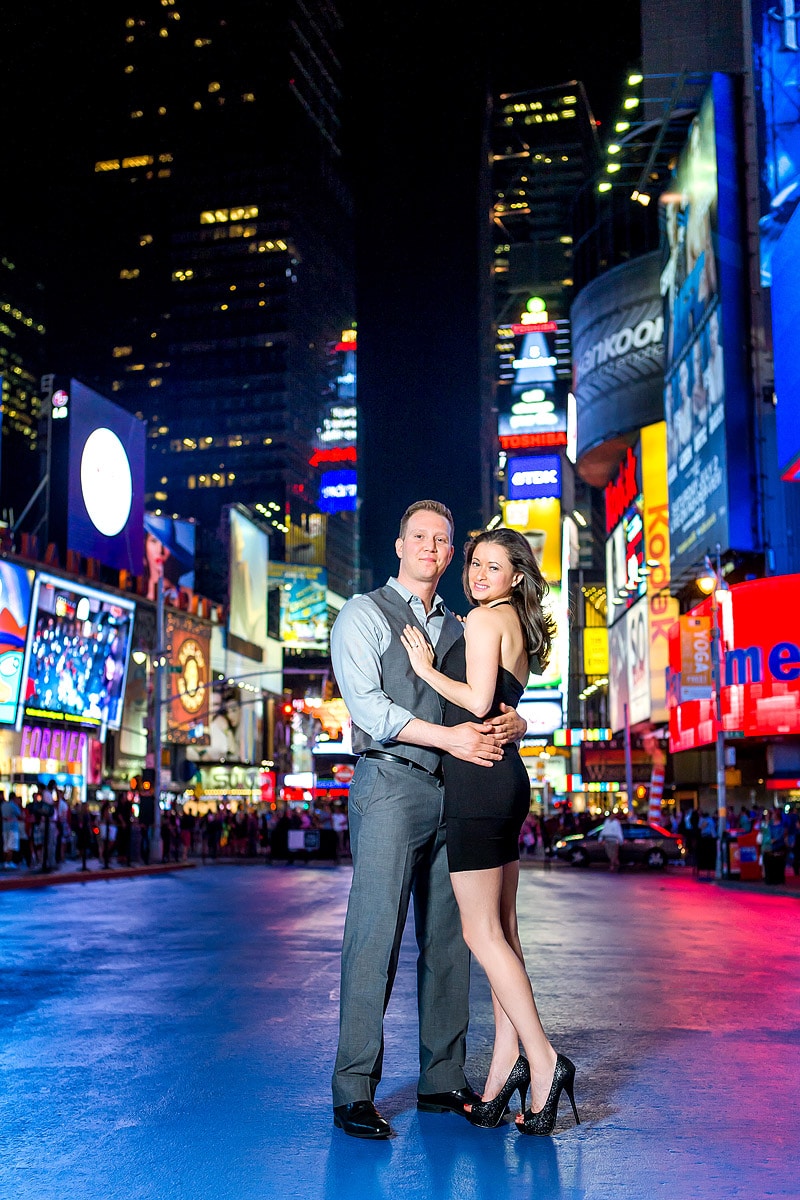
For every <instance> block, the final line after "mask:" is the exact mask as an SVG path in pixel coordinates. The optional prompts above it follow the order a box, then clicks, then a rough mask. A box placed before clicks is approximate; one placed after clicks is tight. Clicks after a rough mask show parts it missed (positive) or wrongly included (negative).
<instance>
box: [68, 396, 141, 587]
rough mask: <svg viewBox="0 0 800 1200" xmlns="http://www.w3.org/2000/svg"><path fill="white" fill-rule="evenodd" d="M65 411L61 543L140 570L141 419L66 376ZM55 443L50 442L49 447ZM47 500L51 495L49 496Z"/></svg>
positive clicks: (120, 567)
mask: <svg viewBox="0 0 800 1200" xmlns="http://www.w3.org/2000/svg"><path fill="white" fill-rule="evenodd" d="M56 411H60V412H64V413H66V414H67V422H66V423H67V426H68V430H69V474H68V478H69V484H68V486H69V497H68V512H67V546H68V548H69V549H70V550H75V551H77V553H79V554H83V555H86V556H87V557H88V558H96V559H97V560H98V562H101V563H104V564H105V566H107V567H112V568H114V569H115V570H125V571H129V572H130V573H131V575H138V574H139V573H140V571H141V564H142V554H143V541H144V529H143V525H142V520H143V516H144V486H145V480H144V454H145V423H144V421H140V420H138V419H137V418H136V417H134V416H132V415H131V414H130V413H128V412H126V411H125V409H124V408H120V406H119V405H118V404H112V402H111V401H110V400H106V399H105V398H104V397H103V396H100V395H99V394H98V393H97V392H93V391H92V390H91V389H90V388H87V387H84V385H83V384H81V383H78V382H77V381H76V380H72V382H71V384H70V392H69V401H68V403H67V404H65V405H64V406H63V407H62V408H61V409H60V410H56ZM57 449H58V443H57V442H55V443H54V453H56V452H57ZM51 503H52V501H51Z"/></svg>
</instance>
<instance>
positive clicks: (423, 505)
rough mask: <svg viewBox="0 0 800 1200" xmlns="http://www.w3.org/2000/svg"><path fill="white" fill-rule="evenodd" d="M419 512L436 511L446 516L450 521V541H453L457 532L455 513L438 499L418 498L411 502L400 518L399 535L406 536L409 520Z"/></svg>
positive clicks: (441, 515)
mask: <svg viewBox="0 0 800 1200" xmlns="http://www.w3.org/2000/svg"><path fill="white" fill-rule="evenodd" d="M418 512H432V513H436V515H437V516H439V517H444V519H445V521H447V522H449V524H450V541H451V542H452V541H453V539H454V538H455V534H456V523H455V521H454V520H453V514H452V513H451V512H450V509H449V508H448V507H447V505H446V504H441V503H440V502H439V501H438V500H417V501H415V502H414V504H409V506H408V508H407V509H406V511H405V512H404V513H403V515H402V517H401V518H400V535H399V536H400V537H401V538H404V537H405V536H406V529H407V528H408V522H409V521H410V520H411V518H412V517H413V516H414V514H415V513H418Z"/></svg>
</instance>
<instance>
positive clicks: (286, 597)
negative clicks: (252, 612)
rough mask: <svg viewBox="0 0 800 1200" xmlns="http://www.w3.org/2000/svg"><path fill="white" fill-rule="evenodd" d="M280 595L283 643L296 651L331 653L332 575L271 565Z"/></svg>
mask: <svg viewBox="0 0 800 1200" xmlns="http://www.w3.org/2000/svg"><path fill="white" fill-rule="evenodd" d="M269 581H270V586H271V587H276V588H278V589H279V591H280V640H281V642H283V645H284V646H288V647H292V648H293V649H296V650H321V651H327V649H328V600H327V592H328V572H327V571H326V569H325V568H324V567H315V566H305V565H301V564H299V563H270V564H269Z"/></svg>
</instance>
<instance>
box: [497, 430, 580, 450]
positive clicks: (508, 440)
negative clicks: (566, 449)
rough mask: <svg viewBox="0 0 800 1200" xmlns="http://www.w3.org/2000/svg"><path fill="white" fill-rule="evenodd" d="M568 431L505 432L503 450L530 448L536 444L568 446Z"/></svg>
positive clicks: (502, 442)
mask: <svg viewBox="0 0 800 1200" xmlns="http://www.w3.org/2000/svg"><path fill="white" fill-rule="evenodd" d="M566 444H567V435H566V433H552V432H551V433H503V434H501V435H500V449H501V450H530V449H532V448H533V447H535V446H566Z"/></svg>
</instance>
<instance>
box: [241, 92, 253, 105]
mask: <svg viewBox="0 0 800 1200" xmlns="http://www.w3.org/2000/svg"><path fill="white" fill-rule="evenodd" d="M242 100H243V101H244V103H245V104H252V103H253V101H254V100H255V96H254V95H253V93H252V92H245V93H244V95H243V96H242Z"/></svg>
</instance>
